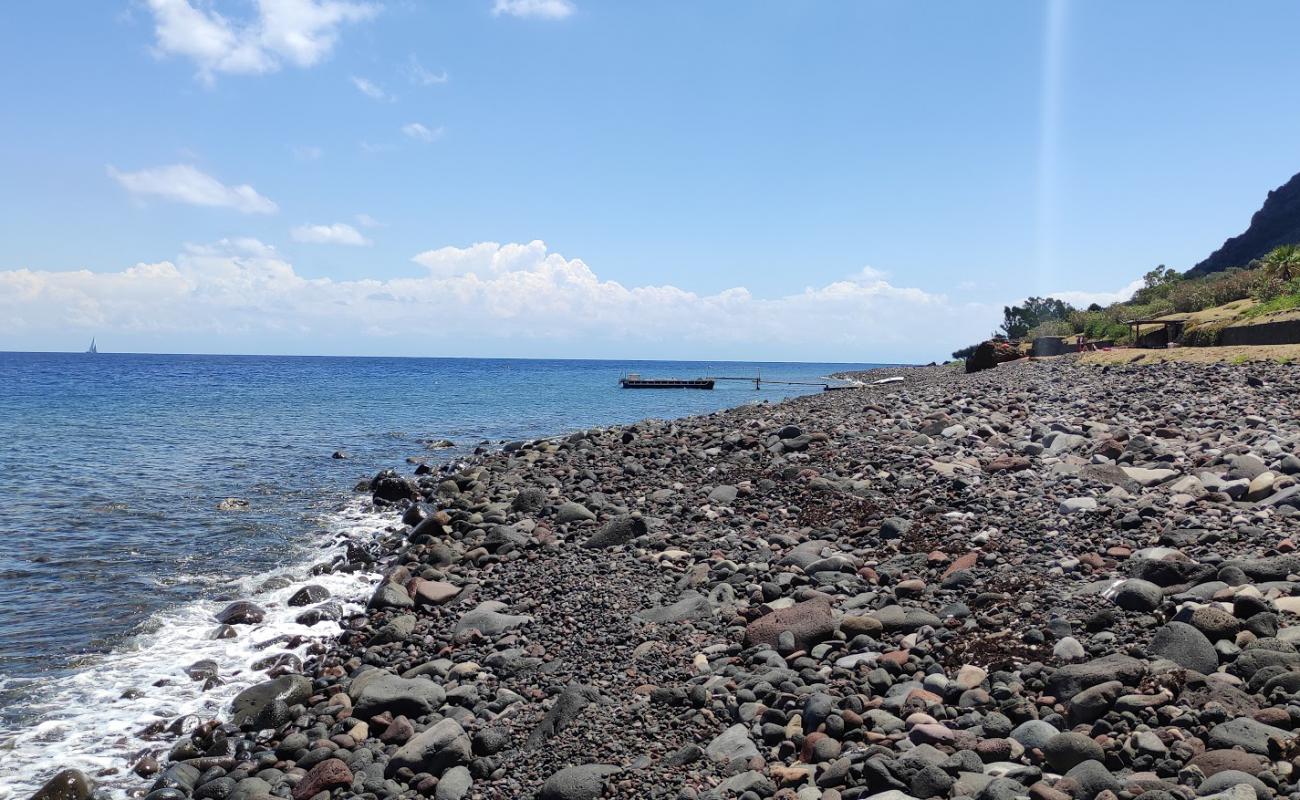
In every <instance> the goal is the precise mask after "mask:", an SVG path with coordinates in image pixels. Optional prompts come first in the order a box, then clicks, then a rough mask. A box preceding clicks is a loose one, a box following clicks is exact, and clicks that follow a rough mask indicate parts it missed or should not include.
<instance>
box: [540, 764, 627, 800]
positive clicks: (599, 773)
mask: <svg viewBox="0 0 1300 800" xmlns="http://www.w3.org/2000/svg"><path fill="white" fill-rule="evenodd" d="M619 772H622V770H621V769H620V768H619V767H616V766H614V765H613V764H582V765H579V766H575V767H565V768H564V769H562V770H560V771H559V772H557V773H555V774H554V775H552V776H551V777H549V778H547V779H546V783H544V784H542V791H541V792H540V793H539V794H538V795H537V797H538V800H599V798H600V797H601V795H603V794H604V793H605V781H606V780H607V779H608V778H609V776H610V775H615V774H617V773H619Z"/></svg>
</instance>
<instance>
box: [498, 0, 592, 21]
mask: <svg viewBox="0 0 1300 800" xmlns="http://www.w3.org/2000/svg"><path fill="white" fill-rule="evenodd" d="M575 10H576V8H575V7H574V5H573V3H572V2H570V0H495V2H494V3H493V4H492V14H493V16H497V17H499V16H501V15H502V14H508V15H509V16H512V17H537V18H540V19H564V18H565V17H567V16H569V15H570V14H572V13H573V12H574V11H575Z"/></svg>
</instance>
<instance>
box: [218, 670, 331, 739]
mask: <svg viewBox="0 0 1300 800" xmlns="http://www.w3.org/2000/svg"><path fill="white" fill-rule="evenodd" d="M310 696H311V681H310V680H308V679H307V678H304V677H303V676H302V675H283V676H281V677H279V678H276V679H275V680H273V681H266V682H265V683H259V684H257V685H255V686H250V687H248V688H247V689H245V690H244V691H242V692H240V693H239V694H237V695H235V699H234V700H233V701H232V702H231V704H230V721H231V722H232V723H233V724H235V725H238V726H239V727H241V728H253V729H255V730H265V729H267V728H278V727H280V726H281V725H283V724H284V723H286V722H288V721H289V708H290V707H291V706H295V705H298V704H299V703H302V702H305V701H306V700H307V698H308V697H310Z"/></svg>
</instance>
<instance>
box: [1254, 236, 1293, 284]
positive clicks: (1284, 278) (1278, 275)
mask: <svg viewBox="0 0 1300 800" xmlns="http://www.w3.org/2000/svg"><path fill="white" fill-rule="evenodd" d="M1263 261H1264V272H1265V274H1267V275H1268V276H1269V277H1270V278H1274V279H1276V280H1279V281H1281V282H1282V283H1286V282H1288V281H1290V280H1293V279H1295V278H1300V244H1284V245H1282V246H1281V247H1275V248H1273V249H1272V250H1271V251H1270V252H1269V254H1268V255H1266V256H1264V259H1263Z"/></svg>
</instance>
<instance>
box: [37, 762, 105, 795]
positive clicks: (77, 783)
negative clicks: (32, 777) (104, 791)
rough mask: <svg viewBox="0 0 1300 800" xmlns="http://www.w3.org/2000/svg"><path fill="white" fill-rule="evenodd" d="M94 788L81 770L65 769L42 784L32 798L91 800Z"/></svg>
mask: <svg viewBox="0 0 1300 800" xmlns="http://www.w3.org/2000/svg"><path fill="white" fill-rule="evenodd" d="M93 789H94V784H92V783H91V782H90V779H89V778H87V777H86V776H85V775H84V774H82V772H81V771H80V770H75V769H65V770H63V771H61V772H59V773H57V774H56V775H55V776H54V777H52V778H50V779H49V780H48V781H46V782H45V783H44V784H42V785H41V788H40V789H38V790H37V792H36V794H34V795H32V798H31V800H89V798H90V793H91V791H93Z"/></svg>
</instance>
